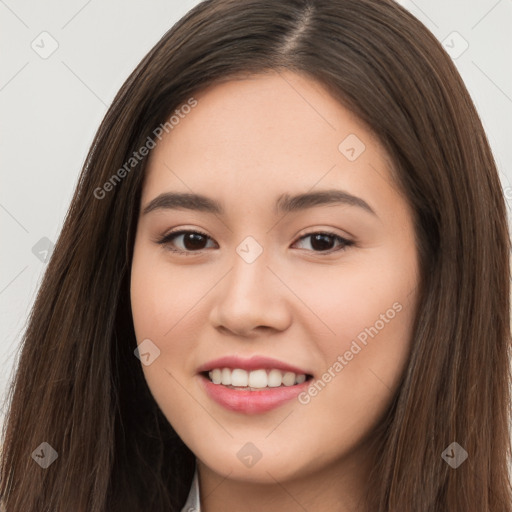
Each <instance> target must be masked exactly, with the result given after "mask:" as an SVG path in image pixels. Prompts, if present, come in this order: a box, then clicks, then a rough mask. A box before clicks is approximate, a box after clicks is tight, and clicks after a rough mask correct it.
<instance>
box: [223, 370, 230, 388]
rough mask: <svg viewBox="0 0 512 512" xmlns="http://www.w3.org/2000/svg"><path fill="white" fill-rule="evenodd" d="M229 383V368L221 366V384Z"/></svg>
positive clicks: (226, 384) (227, 384)
mask: <svg viewBox="0 0 512 512" xmlns="http://www.w3.org/2000/svg"><path fill="white" fill-rule="evenodd" d="M230 384H231V372H230V370H229V368H223V370H222V385H223V386H229V385H230Z"/></svg>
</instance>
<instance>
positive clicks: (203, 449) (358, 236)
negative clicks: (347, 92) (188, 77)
mask: <svg viewBox="0 0 512 512" xmlns="http://www.w3.org/2000/svg"><path fill="white" fill-rule="evenodd" d="M194 98H195V99H196V100H197V105H196V106H194V107H193V108H186V109H182V110H180V113H181V115H180V116H179V122H177V123H176V120H175V122H174V123H173V126H174V127H173V129H172V130H170V131H169V133H167V134H165V135H164V137H163V138H162V139H161V141H159V142H158V143H157V145H156V148H155V149H153V150H152V152H151V156H150V161H149V166H148V168H147V175H146V178H145V183H144V187H143V193H142V199H141V214H140V217H139V220H138V228H137V235H136V241H135V251H134V258H133V266H132V278H131V302H132V310H133V320H134V325H135V332H136V337H137V342H138V344H139V345H140V344H141V343H143V345H142V346H141V347H140V353H141V354H142V355H141V360H142V361H143V363H144V364H143V371H144V375H145V378H146V380H147V383H148V385H149V388H150V389H151V392H152V394H153V396H154V398H155V400H156V402H157V403H158V405H159V407H160V408H161V410H162V411H163V413H164V415H165V416H166V417H167V419H168V420H169V422H170V423H171V424H172V426H173V427H174V429H175V430H176V432H177V433H178V434H179V435H180V437H181V438H182V439H183V441H184V442H185V443H186V444H187V445H188V446H189V447H190V449H191V450H192V451H193V452H194V454H195V455H196V456H197V457H198V459H199V461H200V464H202V465H204V467H206V468H208V470H209V471H213V472H215V473H217V474H221V475H228V474H229V475H230V478H234V479H236V480H245V481H248V480H250V481H254V482H274V481H275V480H277V481H280V482H282V481H285V480H287V479H292V478H298V477H304V476H306V475H308V474H311V473H312V472H315V471H316V472H318V471H322V470H326V468H330V469H329V470H330V471H332V469H333V468H334V467H337V466H336V465H341V464H343V463H344V461H345V462H346V461H348V460H349V457H353V456H355V454H357V453H360V452H361V451H362V449H363V446H365V444H364V441H366V440H367V439H368V438H369V436H370V435H371V433H372V431H373V430H374V429H375V427H376V426H377V424H378V422H379V420H381V419H382V417H383V414H384V413H385V411H386V408H387V407H388V406H389V404H390V401H391V399H392V397H393V395H394V393H395V392H396V390H397V387H398V385H399V382H400V378H401V376H402V373H403V371H404V368H405V365H406V361H407V357H408V353H409V348H410V343H411V331H412V324H413V320H414V316H415V304H416V291H417V285H418V275H419V269H418V260H417V253H416V247H415V241H414V230H413V220H412V212H411V210H410V208H409V207H408V204H407V203H406V201H405V199H404V197H403V196H401V195H400V194H399V192H398V191H397V190H396V188H395V187H394V185H393V183H392V181H391V174H390V167H389V165H390V164H389V160H388V159H387V157H386V154H385V153H384V150H383V149H382V147H381V146H380V145H379V142H378V141H377V140H376V139H375V137H374V136H372V134H371V133H370V132H369V131H368V130H367V129H365V127H364V126H363V125H362V124H361V122H360V121H359V120H358V119H357V118H356V117H354V115H353V114H351V113H350V112H349V111H347V110H346V109H345V108H344V107H342V106H341V105H340V104H339V103H338V102H337V101H335V100H334V99H333V98H332V97H331V96H330V95H329V94H328V93H327V92H326V90H325V89H323V88H322V87H321V86H320V85H319V84H318V83H317V82H314V81H311V80H309V79H306V78H304V77H301V76H299V75H297V74H294V73H291V72H285V73H281V74H277V73H275V72H272V73H268V74H264V75H263V74H262V75H258V76H252V77H250V78H248V79H245V80H234V81H229V82H225V83H223V84H221V85H217V86H214V87H211V88H208V89H205V90H204V91H202V92H200V93H199V94H197V95H195V96H194ZM186 112H188V113H186ZM173 194H180V196H177V197H174V196H173ZM182 194H184V195H183V196H182ZM303 195H304V196H303ZM196 196H197V197H196ZM199 196H200V197H199ZM295 196H297V197H296V198H294V197H295ZM183 231H185V232H187V233H185V234H184V233H183ZM194 231H197V232H200V233H201V234H200V235H197V234H193V233H192V234H191V233H190V232H194ZM171 232H173V233H174V235H173V236H171ZM178 232H179V233H180V234H178ZM175 251H176V252H175ZM177 251H182V252H177ZM304 379H306V380H305V381H304ZM230 383H231V384H230Z"/></svg>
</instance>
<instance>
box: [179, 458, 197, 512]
mask: <svg viewBox="0 0 512 512" xmlns="http://www.w3.org/2000/svg"><path fill="white" fill-rule="evenodd" d="M181 512H201V502H200V500H199V481H198V479H197V466H196V469H195V471H194V478H193V479H192V485H191V486H190V491H189V493H188V498H187V501H186V502H185V506H184V507H183V508H182V509H181Z"/></svg>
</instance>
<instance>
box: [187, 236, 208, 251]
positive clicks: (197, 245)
mask: <svg viewBox="0 0 512 512" xmlns="http://www.w3.org/2000/svg"><path fill="white" fill-rule="evenodd" d="M202 238H204V237H203V235H199V234H198V233H188V234H186V235H185V236H184V238H183V243H184V245H185V247H186V248H187V249H203V247H201V245H202V243H203V244H204V241H203V240H201V239H202ZM187 242H189V243H187ZM190 242H191V243H190Z"/></svg>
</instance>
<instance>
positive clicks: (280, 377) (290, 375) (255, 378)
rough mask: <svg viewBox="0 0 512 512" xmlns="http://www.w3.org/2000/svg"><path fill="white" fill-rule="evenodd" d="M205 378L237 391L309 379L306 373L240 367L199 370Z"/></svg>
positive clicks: (285, 385) (296, 383)
mask: <svg viewBox="0 0 512 512" xmlns="http://www.w3.org/2000/svg"><path fill="white" fill-rule="evenodd" d="M201 375H203V376H204V377H205V378H207V379H208V380H209V381H210V382H212V383H213V384H216V385H221V386H223V387H225V388H228V389H234V390H238V391H262V390H267V391H268V390H271V389H276V388H285V387H292V386H295V385H298V384H303V383H304V382H306V381H308V380H311V379H312V378H313V377H312V375H309V374H307V373H294V372H290V371H282V370H278V369H265V368H260V369H255V370H250V371H248V370H244V369H242V368H214V369H212V370H210V371H205V372H201Z"/></svg>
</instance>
